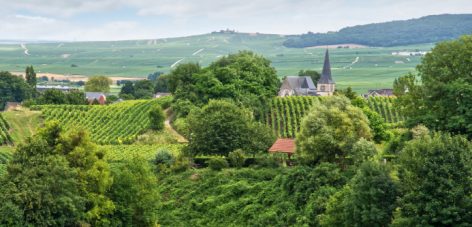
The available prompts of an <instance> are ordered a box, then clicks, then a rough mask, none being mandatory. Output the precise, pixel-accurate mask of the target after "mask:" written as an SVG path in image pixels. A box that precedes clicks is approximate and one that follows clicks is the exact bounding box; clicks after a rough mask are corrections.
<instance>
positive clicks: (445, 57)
mask: <svg viewBox="0 0 472 227" xmlns="http://www.w3.org/2000/svg"><path fill="white" fill-rule="evenodd" d="M471 45H472V36H463V37H461V38H460V39H458V40H455V41H450V42H443V43H439V44H437V45H436V47H434V48H433V50H432V51H431V53H429V54H427V55H426V56H425V57H424V58H423V60H422V63H421V64H420V65H418V67H417V71H418V78H419V79H420V81H416V78H415V77H414V76H412V75H406V76H405V77H402V78H401V80H400V79H399V80H398V82H397V86H396V87H397V90H399V93H401V88H402V87H405V89H407V91H408V92H406V93H405V94H404V95H401V96H400V97H399V100H398V101H399V106H400V107H401V108H402V111H403V112H404V114H405V116H407V123H408V125H409V126H415V125H417V124H424V125H426V126H427V127H428V128H431V129H436V130H444V131H449V132H452V133H455V134H466V135H468V136H469V137H472V124H471V123H472V114H471V113H472V112H471V111H470V109H471V108H472V101H471V100H472V99H471V97H472V86H471V84H470V83H471V82H472V75H471V74H470V72H471V71H472V49H471V48H470V47H471ZM400 82H401V83H400Z"/></svg>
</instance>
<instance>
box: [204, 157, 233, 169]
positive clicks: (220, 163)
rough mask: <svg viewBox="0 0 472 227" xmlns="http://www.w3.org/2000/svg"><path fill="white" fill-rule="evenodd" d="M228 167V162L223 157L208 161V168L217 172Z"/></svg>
mask: <svg viewBox="0 0 472 227" xmlns="http://www.w3.org/2000/svg"><path fill="white" fill-rule="evenodd" d="M228 166H229V165H228V161H226V159H225V158H223V157H216V158H212V159H210V160H209V161H208V167H210V169H212V170H215V171H219V170H222V169H224V168H228Z"/></svg>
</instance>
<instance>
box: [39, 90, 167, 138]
mask: <svg viewBox="0 0 472 227" xmlns="http://www.w3.org/2000/svg"><path fill="white" fill-rule="evenodd" d="M160 101H161V100H159V99H156V100H150V101H149V100H146V101H144V100H136V101H124V102H121V103H117V104H112V105H107V106H100V105H86V106H85V105H84V106H79V105H45V106H40V107H39V108H41V110H42V113H43V117H44V118H45V120H46V121H49V120H57V121H59V122H60V124H61V125H62V126H63V127H64V128H65V129H66V130H69V129H76V128H82V129H85V130H87V131H88V132H89V133H90V136H91V138H92V140H93V141H94V142H96V143H98V144H130V143H132V142H133V141H134V140H135V139H136V137H137V136H138V135H139V134H141V133H142V132H144V131H145V130H146V129H148V128H149V116H148V113H149V110H150V109H151V108H152V107H153V106H155V105H159V104H160Z"/></svg>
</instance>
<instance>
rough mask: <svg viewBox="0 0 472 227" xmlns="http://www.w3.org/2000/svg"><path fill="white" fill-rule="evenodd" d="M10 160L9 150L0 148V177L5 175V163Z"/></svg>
mask: <svg viewBox="0 0 472 227" xmlns="http://www.w3.org/2000/svg"><path fill="white" fill-rule="evenodd" d="M11 158H12V153H11V149H10V148H8V147H0V176H2V175H3V174H5V173H6V171H7V163H8V161H10V160H11Z"/></svg>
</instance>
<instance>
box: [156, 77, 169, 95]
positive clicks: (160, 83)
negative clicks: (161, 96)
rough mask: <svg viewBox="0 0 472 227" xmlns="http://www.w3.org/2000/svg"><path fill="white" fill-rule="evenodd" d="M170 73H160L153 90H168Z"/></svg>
mask: <svg viewBox="0 0 472 227" xmlns="http://www.w3.org/2000/svg"><path fill="white" fill-rule="evenodd" d="M169 78H170V75H161V76H159V78H157V81H156V87H155V88H154V91H155V92H169Z"/></svg>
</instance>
